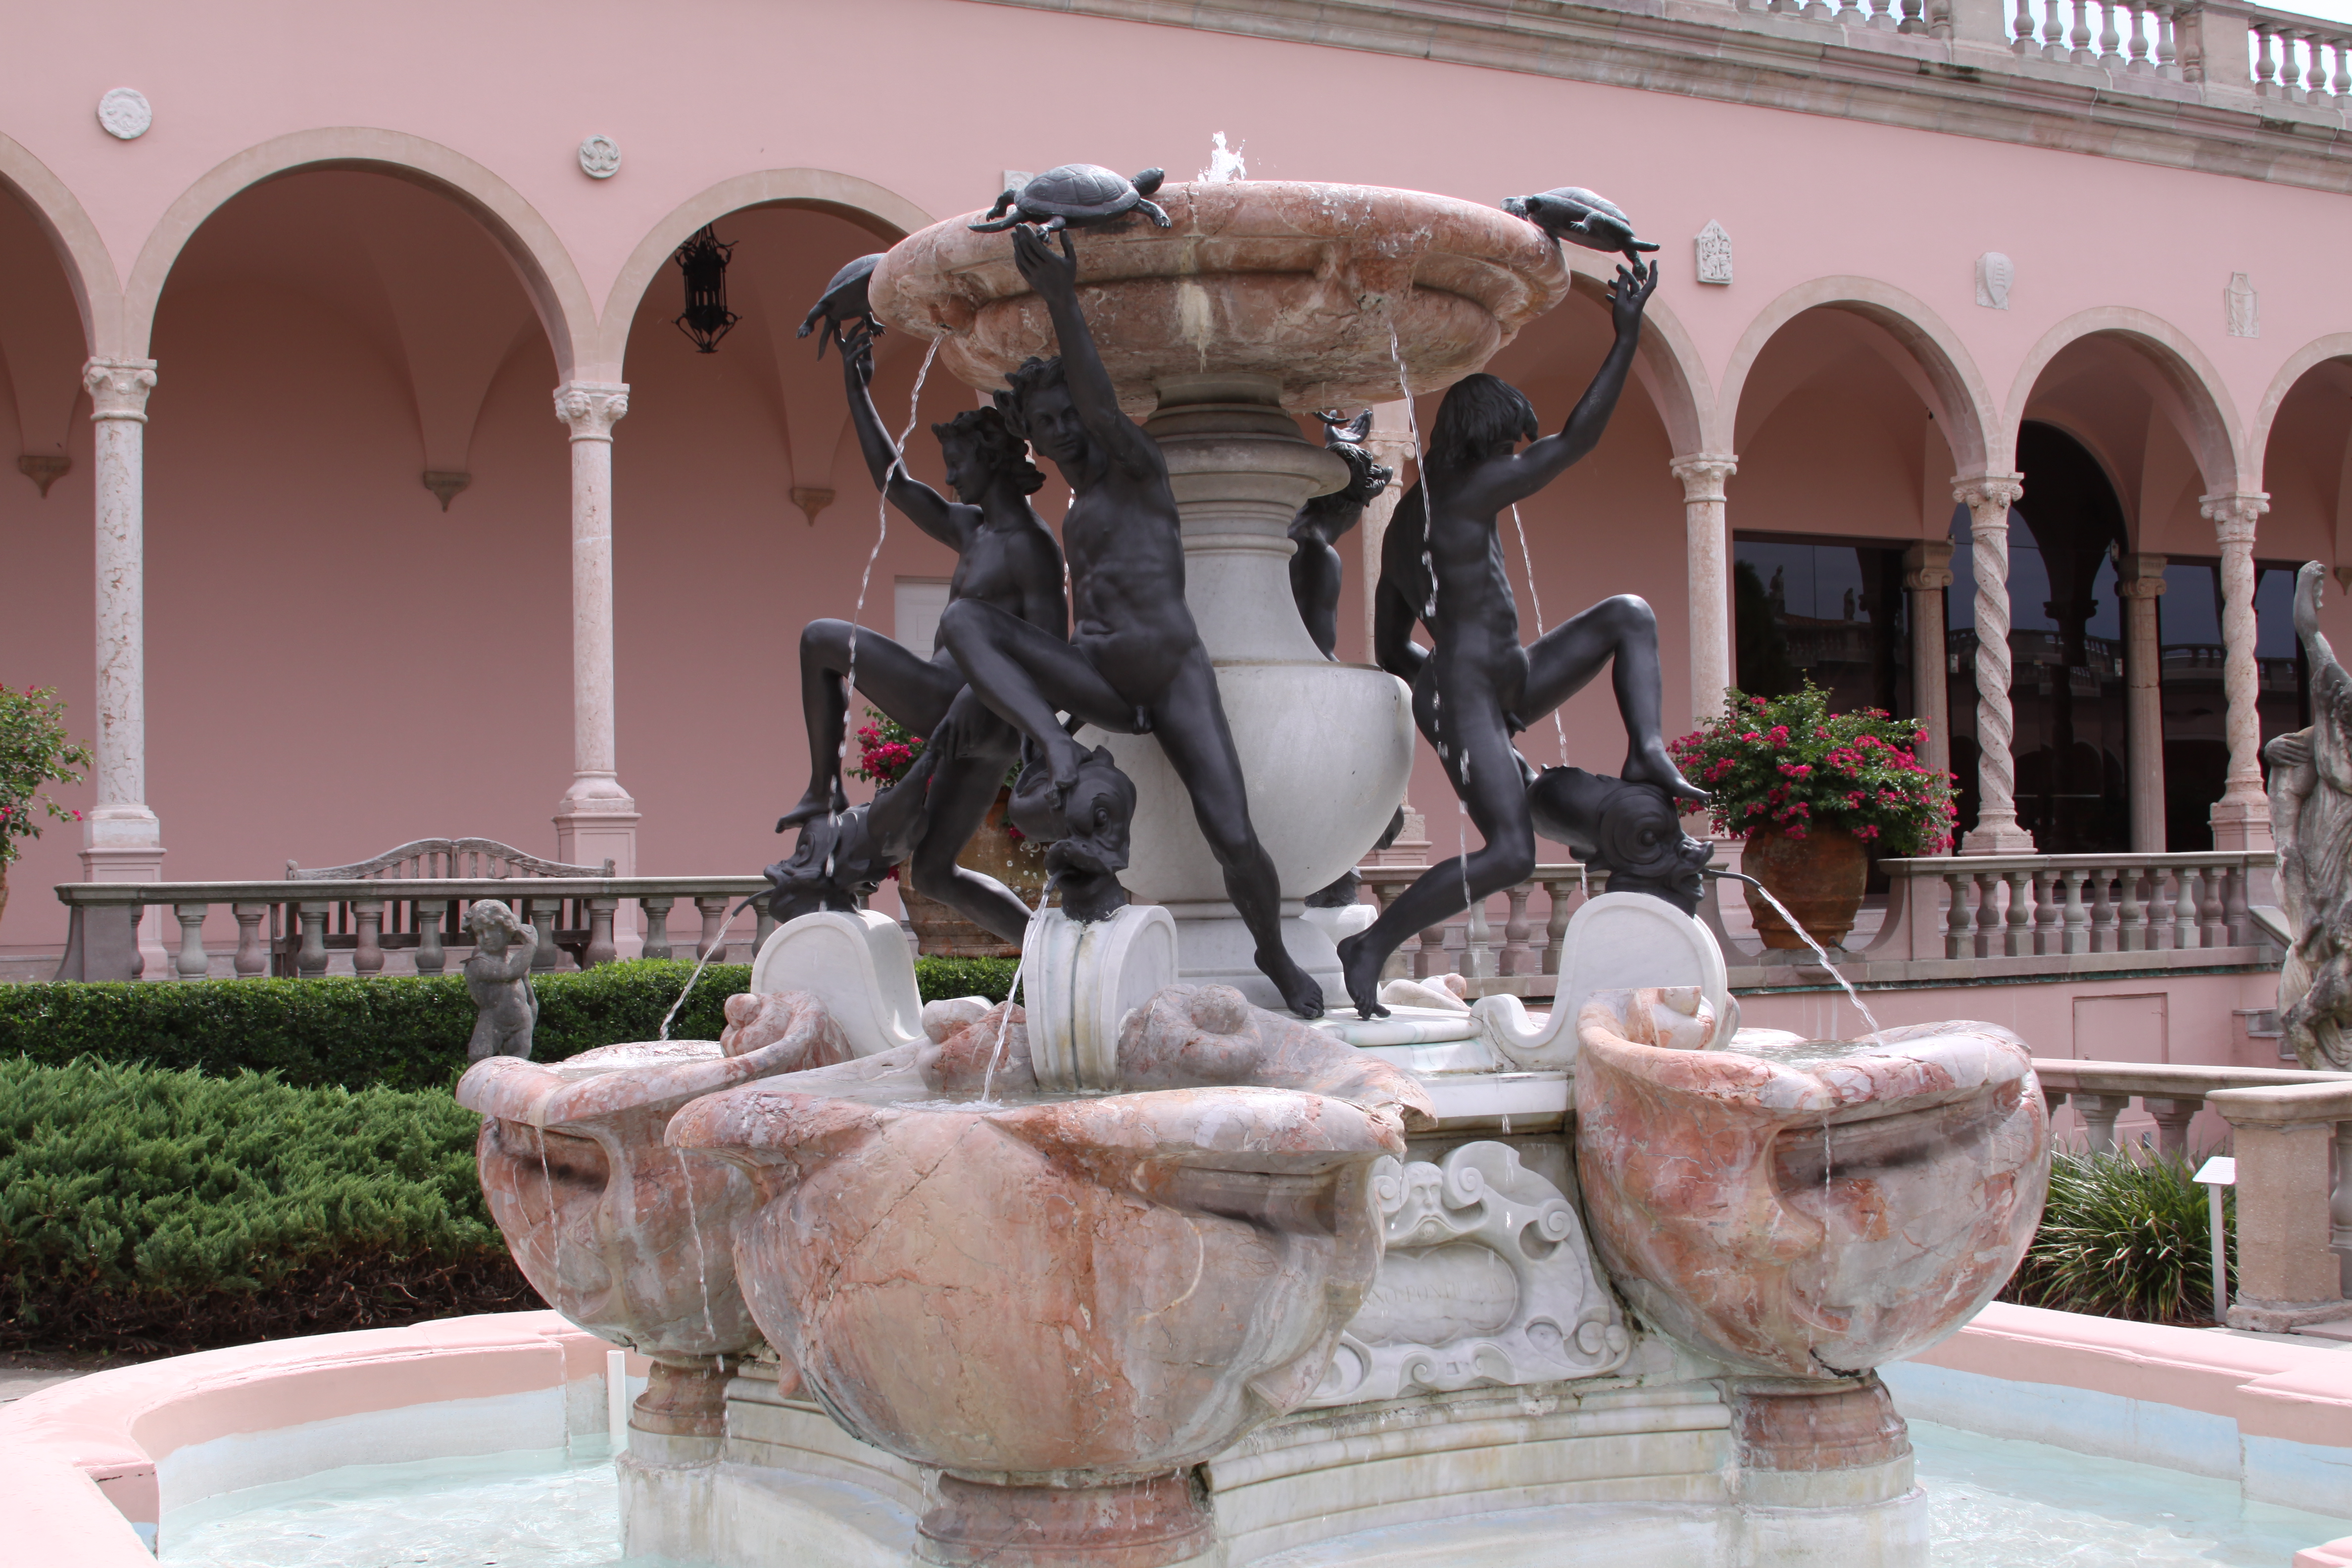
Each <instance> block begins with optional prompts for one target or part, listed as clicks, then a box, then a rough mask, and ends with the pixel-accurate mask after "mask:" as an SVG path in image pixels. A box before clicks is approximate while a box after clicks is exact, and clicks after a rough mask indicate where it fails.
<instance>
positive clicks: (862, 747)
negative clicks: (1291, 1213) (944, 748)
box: [849, 708, 1021, 844]
mask: <svg viewBox="0 0 2352 1568" xmlns="http://www.w3.org/2000/svg"><path fill="white" fill-rule="evenodd" d="M866 718H867V719H868V720H870V721H871V722H869V723H865V724H860V725H859V726H857V761H856V762H855V763H851V764H850V767H849V776H850V777H851V778H854V779H864V780H865V781H866V783H868V784H875V785H888V784H897V783H898V781H899V780H900V779H902V778H905V777H906V776H907V770H908V768H911V767H913V766H914V765H915V759H916V758H917V757H919V756H921V755H922V754H923V737H922V736H920V735H916V734H910V733H909V732H908V729H907V726H905V725H904V724H901V723H899V722H898V721H897V720H896V719H893V718H891V717H890V716H889V715H888V714H887V713H877V712H876V711H875V710H873V709H871V708H868V709H867V710H866ZM1020 772H1021V768H1020V764H1019V763H1014V764H1013V768H1012V769H1011V770H1010V771H1009V772H1007V773H1005V775H1004V787H1005V788H1006V789H1011V788H1012V787H1013V779H1014V777H1015V776H1016V775H1018V774H1019V773H1020ZM1004 831H1005V832H1006V833H1008V834H1010V835H1012V837H1013V842H1014V843H1015V844H1018V843H1020V842H1021V830H1020V829H1019V828H1017V827H1015V826H1013V824H1011V823H1010V822H1008V823H1006V824H1005V825H1004Z"/></svg>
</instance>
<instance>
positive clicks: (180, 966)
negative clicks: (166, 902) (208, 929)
mask: <svg viewBox="0 0 2352 1568" xmlns="http://www.w3.org/2000/svg"><path fill="white" fill-rule="evenodd" d="M211 908H212V906H211V905H210V904H173V906H172V918H173V920H175V921H179V922H180V952H179V956H178V958H177V959H176V960H175V961H174V963H173V967H174V968H176V969H177V970H178V971H179V976H180V978H181V979H183V980H202V979H203V978H204V977H205V966H206V964H207V963H209V962H210V961H209V960H207V959H206V958H205V913H206V912H207V911H208V910H211Z"/></svg>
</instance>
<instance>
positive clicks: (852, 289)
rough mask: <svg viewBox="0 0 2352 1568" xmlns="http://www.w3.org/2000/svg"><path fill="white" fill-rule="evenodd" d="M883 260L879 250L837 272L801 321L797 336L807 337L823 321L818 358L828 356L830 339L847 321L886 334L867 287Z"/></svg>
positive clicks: (877, 335) (875, 333)
mask: <svg viewBox="0 0 2352 1568" xmlns="http://www.w3.org/2000/svg"><path fill="white" fill-rule="evenodd" d="M881 259H882V253H881V252H880V251H878V250H877V251H876V252H875V253H874V254H873V255H871V256H861V257H859V258H857V259H856V260H855V261H853V262H851V263H850V264H849V265H848V266H846V267H845V268H842V269H841V270H840V271H838V272H836V273H835V274H834V275H833V281H832V282H830V283H828V284H826V285H825V286H824V294H823V295H822V296H820V297H819V298H818V300H817V302H816V303H815V304H814V305H811V306H810V307H809V313H808V314H807V316H805V317H803V319H802V321H801V330H800V331H797V332H794V333H793V336H794V337H796V338H804V337H806V336H808V335H809V334H810V333H811V332H813V331H816V324H817V323H818V322H819V321H823V322H824V337H822V338H819V339H817V341H816V357H817V358H819V359H823V358H824V345H825V342H826V339H829V338H832V337H835V336H836V335H838V334H839V333H840V331H841V325H842V323H843V322H844V321H856V322H858V323H859V324H860V325H862V326H863V327H864V328H865V330H866V331H868V332H870V333H872V334H873V335H874V336H876V337H879V336H881V335H882V323H881V322H879V321H876V320H875V319H874V305H873V302H872V300H869V299H868V298H867V296H866V288H867V285H868V284H870V283H871V282H872V281H873V279H874V264H875V263H876V262H877V261H879V260H881Z"/></svg>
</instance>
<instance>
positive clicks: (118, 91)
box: [98, 87, 155, 142]
mask: <svg viewBox="0 0 2352 1568" xmlns="http://www.w3.org/2000/svg"><path fill="white" fill-rule="evenodd" d="M98 122H99V124H100V125H101V126H103V127H104V128H105V130H106V133H107V134H108V135H109V136H112V137H116V138H118V139H119V140H121V141H124V142H136V141H138V140H139V138H141V137H142V136H144V135H146V134H147V128H148V127H149V126H151V125H152V124H154V123H155V111H154V110H153V109H152V108H150V107H149V106H148V103H147V95H146V94H145V93H143V92H141V91H140V90H139V89H137V88H135V87H118V88H114V89H110V90H109V91H108V92H107V94H106V96H104V97H103V98H101V99H100V100H98Z"/></svg>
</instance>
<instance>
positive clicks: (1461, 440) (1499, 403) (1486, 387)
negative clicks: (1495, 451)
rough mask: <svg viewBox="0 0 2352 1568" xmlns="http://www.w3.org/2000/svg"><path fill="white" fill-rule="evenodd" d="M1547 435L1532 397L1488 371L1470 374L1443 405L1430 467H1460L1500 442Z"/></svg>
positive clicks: (1433, 436) (1432, 432)
mask: <svg viewBox="0 0 2352 1568" xmlns="http://www.w3.org/2000/svg"><path fill="white" fill-rule="evenodd" d="M1542 434H1543V428H1542V426H1538V424H1537V423H1536V406H1535V405H1534V404H1532V403H1529V402H1528V395H1527V394H1526V393H1524V392H1521V391H1520V390H1519V389H1518V388H1517V387H1516V386H1513V385H1512V384H1510V383H1509V382H1507V381H1505V380H1504V379H1503V378H1502V377H1501V376H1498V375H1488V374H1486V372H1484V371H1480V372H1478V373H1477V374H1475V375H1465V376H1464V377H1463V378H1462V379H1461V380H1460V381H1457V382H1455V383H1454V385H1453V386H1452V387H1451V388H1449V389H1448V390H1447V392H1446V394H1445V401H1444V402H1443V403H1441V404H1439V405H1437V421H1436V423H1435V424H1434V425H1433V426H1430V431H1429V465H1430V467H1432V468H1459V467H1461V466H1462V465H1463V464H1464V463H1465V462H1467V461H1469V460H1470V459H1471V458H1475V456H1476V455H1477V453H1478V452H1479V450H1480V449H1481V448H1482V447H1487V446H1490V445H1492V444H1493V443H1495V442H1496V441H1502V440H1512V441H1532V440H1534V439H1536V437H1538V436H1541V435H1542Z"/></svg>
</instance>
